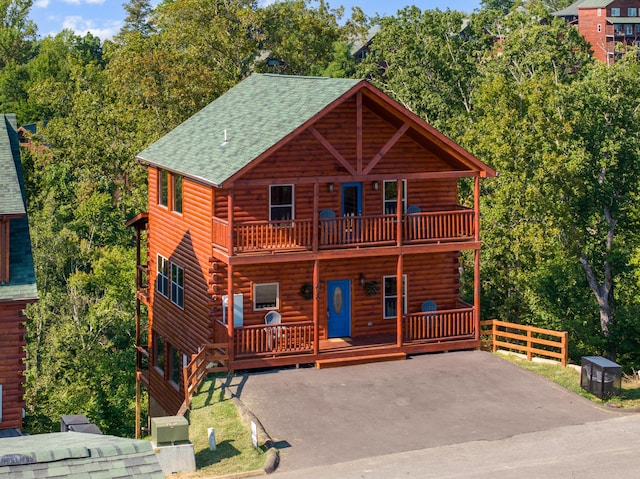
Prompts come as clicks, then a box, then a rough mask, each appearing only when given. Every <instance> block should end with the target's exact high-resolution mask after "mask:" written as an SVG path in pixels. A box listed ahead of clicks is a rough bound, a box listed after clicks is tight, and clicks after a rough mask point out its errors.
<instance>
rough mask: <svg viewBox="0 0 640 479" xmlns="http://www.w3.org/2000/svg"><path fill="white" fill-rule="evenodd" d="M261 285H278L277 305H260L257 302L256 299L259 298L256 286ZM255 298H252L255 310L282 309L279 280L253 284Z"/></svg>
mask: <svg viewBox="0 0 640 479" xmlns="http://www.w3.org/2000/svg"><path fill="white" fill-rule="evenodd" d="M260 286H275V287H276V298H275V299H276V302H275V303H276V304H275V306H266V307H258V305H257V304H256V299H257V293H256V288H258V287H260ZM252 290H253V298H252V302H253V310H254V311H274V310H278V309H280V283H279V282H271V283H254V284H253V288H252Z"/></svg>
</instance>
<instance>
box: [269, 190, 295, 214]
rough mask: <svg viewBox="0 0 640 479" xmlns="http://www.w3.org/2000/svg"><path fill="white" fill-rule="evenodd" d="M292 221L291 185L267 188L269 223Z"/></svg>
mask: <svg viewBox="0 0 640 479" xmlns="http://www.w3.org/2000/svg"><path fill="white" fill-rule="evenodd" d="M292 219H293V185H271V186H270V187H269V221H290V220H292Z"/></svg>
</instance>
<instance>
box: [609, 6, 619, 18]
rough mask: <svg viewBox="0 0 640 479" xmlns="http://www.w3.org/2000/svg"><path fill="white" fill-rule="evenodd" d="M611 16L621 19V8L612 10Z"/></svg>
mask: <svg viewBox="0 0 640 479" xmlns="http://www.w3.org/2000/svg"><path fill="white" fill-rule="evenodd" d="M611 16H612V17H619V16H620V8H618V7H612V8H611Z"/></svg>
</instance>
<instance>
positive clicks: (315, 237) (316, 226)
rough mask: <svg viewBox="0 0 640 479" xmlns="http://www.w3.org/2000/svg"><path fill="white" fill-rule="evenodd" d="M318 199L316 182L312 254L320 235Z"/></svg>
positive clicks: (316, 184) (318, 187)
mask: <svg viewBox="0 0 640 479" xmlns="http://www.w3.org/2000/svg"><path fill="white" fill-rule="evenodd" d="M319 197H320V185H319V184H318V182H317V181H316V182H315V183H314V184H313V226H312V227H311V231H312V233H313V240H312V242H313V243H312V249H313V251H314V252H317V251H318V236H319V235H320V218H319V214H318V209H319V208H320V206H319V203H320V200H319ZM314 267H315V266H314ZM313 286H314V288H315V286H316V285H315V284H314V285H313ZM314 291H315V290H314Z"/></svg>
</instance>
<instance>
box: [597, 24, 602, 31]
mask: <svg viewBox="0 0 640 479" xmlns="http://www.w3.org/2000/svg"><path fill="white" fill-rule="evenodd" d="M600 32H602V24H600V23H598V33H600Z"/></svg>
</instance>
